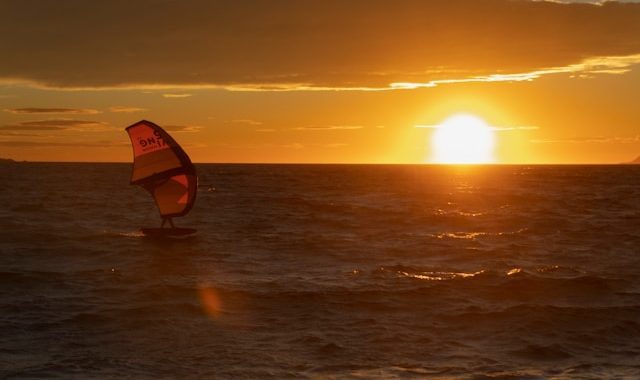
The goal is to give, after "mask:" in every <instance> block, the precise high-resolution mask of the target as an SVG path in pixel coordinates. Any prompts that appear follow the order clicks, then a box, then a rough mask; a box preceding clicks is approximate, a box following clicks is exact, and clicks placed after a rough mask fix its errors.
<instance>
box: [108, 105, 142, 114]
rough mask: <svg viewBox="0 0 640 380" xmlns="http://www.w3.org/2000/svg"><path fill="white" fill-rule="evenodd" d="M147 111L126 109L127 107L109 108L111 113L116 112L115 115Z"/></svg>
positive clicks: (133, 108) (135, 108) (132, 108)
mask: <svg viewBox="0 0 640 380" xmlns="http://www.w3.org/2000/svg"><path fill="white" fill-rule="evenodd" d="M146 110H147V109H146V108H139V107H125V106H114V107H109V112H115V113H134V112H143V111H146Z"/></svg>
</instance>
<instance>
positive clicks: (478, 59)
mask: <svg viewBox="0 0 640 380" xmlns="http://www.w3.org/2000/svg"><path fill="white" fill-rule="evenodd" d="M639 35H640V4H637V3H615V2H606V3H604V4H603V5H592V4H576V3H573V4H560V3H552V2H529V1H513V0H430V1H423V0H405V1H402V2H390V1H386V0H351V1H343V0H322V1H298V0H280V1H270V0H253V1H236V0H225V1H210V0H198V1H188V2H187V1H184V2H183V1H159V0H158V1H152V0H138V1H108V2H107V1H105V2H87V1H81V0H69V1H64V2H42V1H36V0H7V1H3V2H2V3H1V4H0V51H3V55H4V56H3V59H2V62H0V78H4V80H5V81H7V80H9V81H10V80H25V81H30V82H34V83H38V84H40V85H46V86H54V87H114V86H116V87H117V86H135V85H146V86H155V85H159V86H162V85H165V86H168V85H178V86H182V85H191V86H200V85H207V86H211V85H215V86H235V85H237V86H244V87H249V88H279V87H278V86H281V85H283V84H284V85H292V86H301V87H305V86H307V87H312V88H313V87H328V88H331V87H343V88H345V87H346V88H358V87H373V88H375V87H386V86H388V85H389V84H390V83H398V82H402V83H426V82H432V83H447V82H446V81H447V80H449V79H452V78H466V77H478V76H486V75H492V74H503V73H507V74H508V73H521V72H528V71H532V70H539V69H543V68H550V67H559V66H567V65H571V64H576V63H579V62H582V61H583V60H585V59H588V58H590V57H609V56H628V55H634V54H638V53H640V38H638V36H639Z"/></svg>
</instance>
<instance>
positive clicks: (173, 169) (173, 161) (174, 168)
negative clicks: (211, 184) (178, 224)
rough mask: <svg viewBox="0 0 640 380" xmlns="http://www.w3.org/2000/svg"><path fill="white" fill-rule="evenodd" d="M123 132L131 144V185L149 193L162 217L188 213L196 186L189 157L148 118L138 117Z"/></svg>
mask: <svg viewBox="0 0 640 380" xmlns="http://www.w3.org/2000/svg"><path fill="white" fill-rule="evenodd" d="M126 131H127V133H128V134H129V138H130V139H131V145H132V146H133V171H132V173H131V184H134V185H140V186H142V187H144V188H145V189H147V191H149V192H150V193H151V195H152V196H153V198H154V199H155V201H156V205H157V206H158V209H159V210H160V215H161V216H162V217H174V216H182V215H185V214H186V213H188V212H189V210H191V207H192V206H193V202H195V200H196V191H197V188H198V177H197V176H196V169H195V167H194V166H193V164H192V163H191V160H190V159H189V156H187V154H186V153H185V151H184V150H182V148H181V147H180V145H178V143H177V142H176V141H175V140H174V139H173V138H172V137H171V136H169V134H168V133H167V132H165V131H164V129H162V128H160V127H159V126H158V125H156V124H154V123H152V122H150V121H147V120H141V121H139V122H137V123H135V124H133V125H131V126H129V127H127V128H126Z"/></svg>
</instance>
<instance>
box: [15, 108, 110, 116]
mask: <svg viewBox="0 0 640 380" xmlns="http://www.w3.org/2000/svg"><path fill="white" fill-rule="evenodd" d="M5 112H9V113H12V114H18V115H22V114H71V115H94V114H98V113H100V111H98V110H94V109H88V108H35V107H32V108H7V109H5Z"/></svg>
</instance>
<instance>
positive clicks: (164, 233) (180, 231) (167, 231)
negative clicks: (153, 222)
mask: <svg viewBox="0 0 640 380" xmlns="http://www.w3.org/2000/svg"><path fill="white" fill-rule="evenodd" d="M140 231H141V232H142V233H143V234H144V235H145V236H153V237H172V236H187V235H191V234H194V233H196V231H197V230H196V229H195V228H178V227H175V228H141V229H140Z"/></svg>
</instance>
